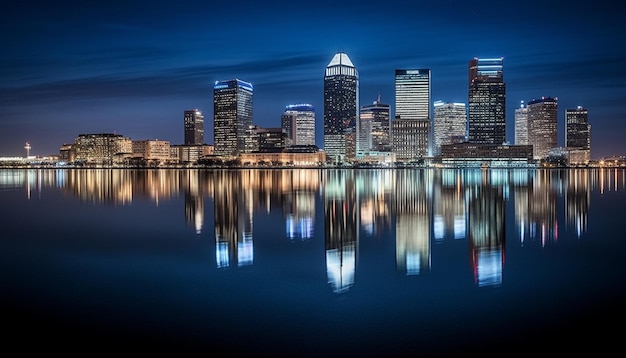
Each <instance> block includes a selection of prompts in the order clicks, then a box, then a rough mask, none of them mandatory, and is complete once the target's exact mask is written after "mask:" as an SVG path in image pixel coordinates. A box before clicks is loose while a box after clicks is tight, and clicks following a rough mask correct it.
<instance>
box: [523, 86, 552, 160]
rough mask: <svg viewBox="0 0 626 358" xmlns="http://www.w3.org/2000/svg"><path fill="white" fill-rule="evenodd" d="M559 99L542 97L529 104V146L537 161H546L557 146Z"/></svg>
mask: <svg viewBox="0 0 626 358" xmlns="http://www.w3.org/2000/svg"><path fill="white" fill-rule="evenodd" d="M557 115H558V98H552V97H542V98H541V99H533V100H532V101H530V102H528V144H531V145H532V146H533V157H534V159H536V160H541V159H546V158H548V156H549V154H550V149H552V148H556V146H557V134H558V132H557V124H558V121H557Z"/></svg>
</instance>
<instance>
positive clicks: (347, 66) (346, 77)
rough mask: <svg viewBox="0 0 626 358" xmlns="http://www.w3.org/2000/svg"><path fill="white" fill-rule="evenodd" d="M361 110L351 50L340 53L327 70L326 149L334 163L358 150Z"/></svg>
mask: <svg viewBox="0 0 626 358" xmlns="http://www.w3.org/2000/svg"><path fill="white" fill-rule="evenodd" d="M358 110H359V75H358V71H357V69H356V68H355V67H354V64H353V63H352V61H351V60H350V58H349V57H348V55H347V54H345V53H343V52H338V53H336V54H335V55H334V56H333V58H332V60H331V61H330V62H329V63H328V66H326V71H325V74H324V151H325V152H326V159H327V160H328V161H329V162H332V163H342V162H345V161H346V160H348V158H347V157H349V156H350V155H351V154H350V153H354V152H355V149H354V148H349V147H348V148H346V147H347V146H352V145H353V144H351V143H353V142H354V141H353V140H350V141H349V142H350V143H347V141H348V140H347V138H346V135H348V136H349V137H353V136H354V133H355V131H356V122H357V118H358Z"/></svg>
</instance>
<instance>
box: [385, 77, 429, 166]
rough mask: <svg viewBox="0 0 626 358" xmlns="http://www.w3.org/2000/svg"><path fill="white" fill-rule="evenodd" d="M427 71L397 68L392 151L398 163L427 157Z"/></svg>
mask: <svg viewBox="0 0 626 358" xmlns="http://www.w3.org/2000/svg"><path fill="white" fill-rule="evenodd" d="M430 94H431V81H430V69H397V70H396V72H395V118H394V120H393V122H392V124H391V137H392V140H391V150H392V152H394V153H395V155H396V160H398V161H419V160H421V159H423V158H425V157H427V156H429V155H430V141H429V136H430V127H431V126H430V119H431V108H430Z"/></svg>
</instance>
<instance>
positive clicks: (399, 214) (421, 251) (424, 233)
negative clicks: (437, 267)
mask: <svg viewBox="0 0 626 358" xmlns="http://www.w3.org/2000/svg"><path fill="white" fill-rule="evenodd" d="M432 183H433V172H432V170H418V171H400V172H398V173H397V174H396V185H395V187H396V192H395V196H394V202H395V205H394V209H395V211H394V216H395V218H396V267H397V270H398V271H399V272H401V273H405V274H407V275H419V274H420V273H423V272H427V271H429V270H430V265H431V251H430V243H431V234H430V233H431V230H430V216H431V208H430V207H431V204H430V203H431V194H432V190H431V188H432Z"/></svg>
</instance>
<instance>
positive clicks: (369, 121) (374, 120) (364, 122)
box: [357, 95, 391, 152]
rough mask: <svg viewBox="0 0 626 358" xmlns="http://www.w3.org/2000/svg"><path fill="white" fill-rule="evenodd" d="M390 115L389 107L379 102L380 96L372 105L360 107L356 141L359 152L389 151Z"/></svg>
mask: <svg viewBox="0 0 626 358" xmlns="http://www.w3.org/2000/svg"><path fill="white" fill-rule="evenodd" d="M390 113H391V112H390V106H389V105H388V104H385V103H382V102H381V101H380V95H379V96H378V98H377V99H376V101H374V102H373V103H372V104H370V105H366V106H362V107H361V110H360V111H359V135H358V139H357V146H358V148H359V151H362V152H368V151H375V152H390V151H391V142H390V140H389V136H390V135H389V133H390V130H391V126H390V122H389V118H390Z"/></svg>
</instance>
